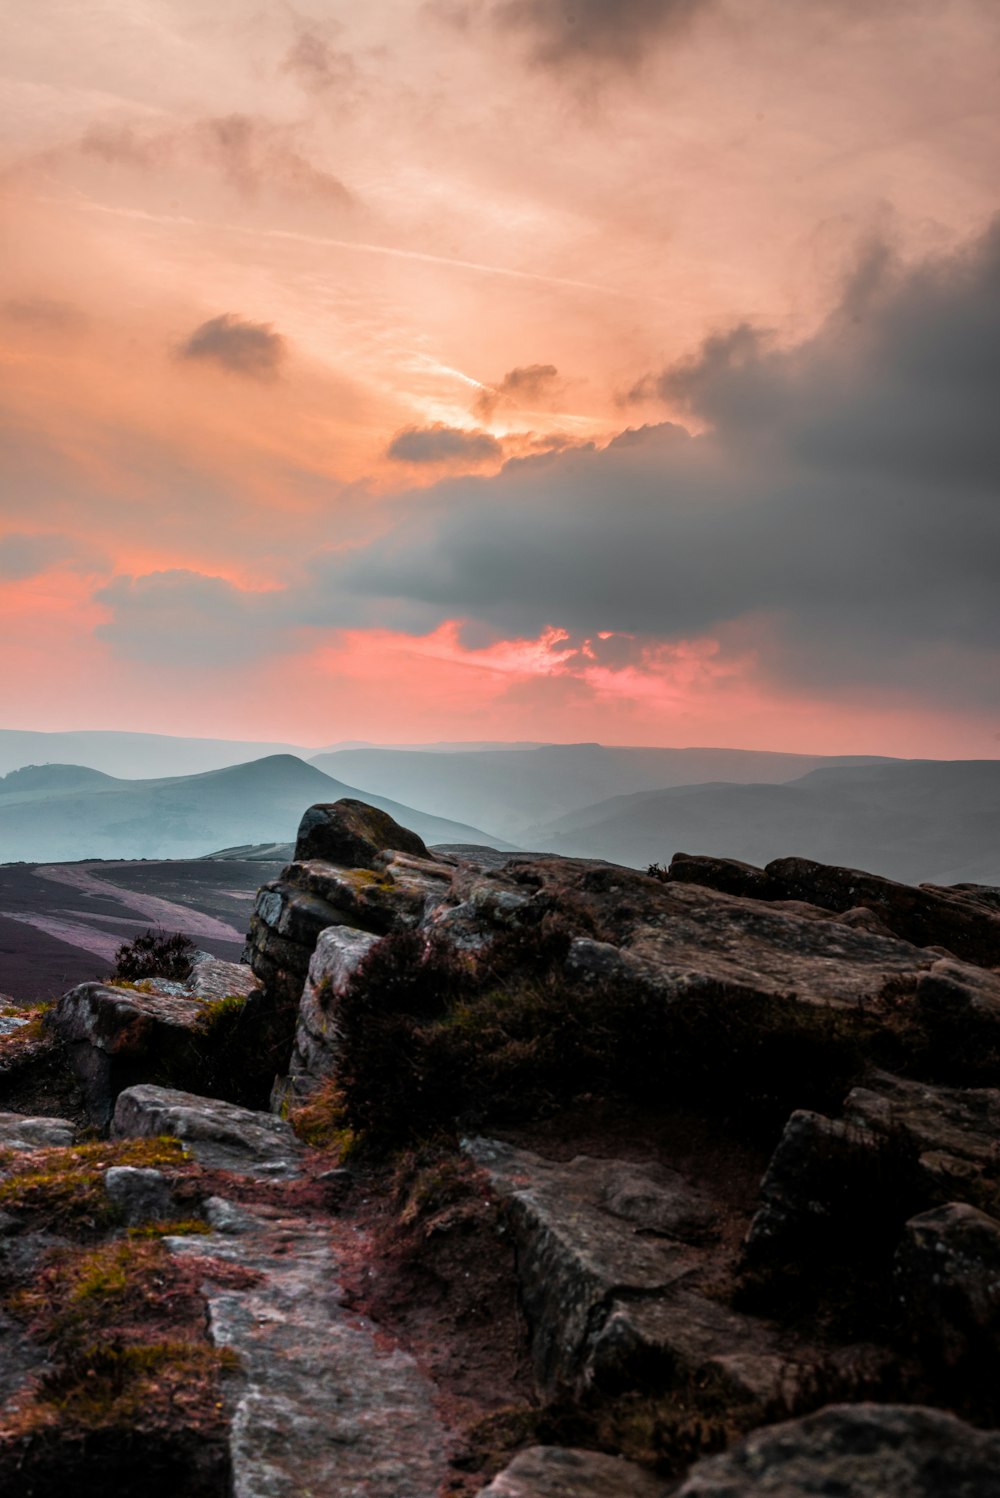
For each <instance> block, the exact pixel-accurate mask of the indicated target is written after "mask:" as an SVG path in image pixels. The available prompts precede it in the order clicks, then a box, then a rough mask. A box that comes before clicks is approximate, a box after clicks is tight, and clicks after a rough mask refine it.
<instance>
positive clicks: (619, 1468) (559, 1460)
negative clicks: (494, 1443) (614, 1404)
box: [479, 1446, 669, 1498]
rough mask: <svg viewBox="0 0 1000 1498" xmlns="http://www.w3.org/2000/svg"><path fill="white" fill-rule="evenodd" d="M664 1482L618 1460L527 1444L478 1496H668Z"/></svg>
mask: <svg viewBox="0 0 1000 1498" xmlns="http://www.w3.org/2000/svg"><path fill="white" fill-rule="evenodd" d="M668 1492H669V1488H668V1486H667V1484H666V1483H664V1482H661V1481H660V1479H659V1478H657V1477H654V1476H653V1475H652V1473H650V1472H646V1471H645V1470H644V1469H643V1468H642V1467H637V1466H636V1465H635V1463H634V1462H627V1461H624V1460H623V1459H622V1458H621V1457H620V1456H606V1455H605V1454H604V1452H601V1451H576V1450H574V1449H573V1448H572V1447H567V1446H529V1447H528V1449H527V1451H521V1452H519V1453H518V1454H517V1456H516V1457H515V1458H514V1460H513V1461H512V1462H511V1464H510V1466H509V1467H505V1468H504V1470H503V1471H502V1472H500V1473H498V1474H497V1476H496V1477H494V1479H493V1481H492V1482H491V1483H490V1485H489V1487H485V1488H483V1489H482V1490H481V1491H480V1493H479V1498H666V1495H667V1493H668Z"/></svg>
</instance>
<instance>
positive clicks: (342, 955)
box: [287, 926, 381, 1101]
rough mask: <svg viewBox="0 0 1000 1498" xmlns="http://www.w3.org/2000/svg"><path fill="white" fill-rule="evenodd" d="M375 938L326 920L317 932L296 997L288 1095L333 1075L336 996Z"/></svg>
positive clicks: (297, 1095) (300, 1096)
mask: <svg viewBox="0 0 1000 1498" xmlns="http://www.w3.org/2000/svg"><path fill="white" fill-rule="evenodd" d="M380 940H381V938H380V937H378V936H373V935H372V934H371V933H370V932H368V931H356V930H354V929H353V928H351V927H350V926H328V927H327V928H326V930H325V931H322V932H321V933H320V936H319V940H318V941H317V943H316V949H315V951H314V952H313V954H312V957H311V959H310V962H309V972H308V975H307V977H306V983H305V987H304V988H303V990H302V999H301V1002H300V1003H299V1013H298V1021H297V1023H296V1028H295V1045H294V1047H293V1050H292V1060H291V1065H290V1067H289V1083H290V1091H289V1092H288V1094H287V1095H288V1096H289V1098H290V1100H295V1101H302V1100H304V1099H305V1098H307V1097H308V1096H309V1094H310V1093H311V1092H314V1091H315V1089H316V1088H317V1087H318V1086H319V1084H320V1083H321V1082H322V1081H324V1080H325V1079H326V1078H328V1077H331V1076H332V1075H333V1073H334V1070H335V1067H336V1058H337V1041H336V1013H337V1001H338V999H339V998H340V997H341V995H342V994H343V992H344V989H345V988H346V987H347V984H348V983H349V982H350V980H351V978H352V977H353V975H354V974H355V973H356V972H357V970H358V968H359V967H360V966H361V963H362V962H363V961H364V959H365V958H366V957H367V956H368V953H369V952H370V951H371V949H372V947H374V946H375V945H377V943H378V942H379V941H380Z"/></svg>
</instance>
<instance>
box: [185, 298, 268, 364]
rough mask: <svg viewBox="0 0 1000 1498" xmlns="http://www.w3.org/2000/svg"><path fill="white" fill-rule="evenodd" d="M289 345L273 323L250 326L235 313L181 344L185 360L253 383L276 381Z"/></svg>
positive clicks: (204, 325)
mask: <svg viewBox="0 0 1000 1498" xmlns="http://www.w3.org/2000/svg"><path fill="white" fill-rule="evenodd" d="M286 351H287V345H286V342H285V339H284V338H283V337H282V336H281V334H280V333H275V332H273V331H272V327H271V324H270V323H262V322H249V321H248V320H246V319H244V318H241V317H237V316H236V315H235V314H234V313H232V312H224V313H222V315H221V316H219V317H210V318H209V319H208V321H207V322H203V323H202V324H201V325H200V327H197V328H195V330H194V332H193V333H192V334H191V335H190V337H189V338H187V339H185V341H184V342H183V343H182V344H181V346H180V348H179V349H178V355H179V357H180V358H182V359H196V360H202V361H204V362H206V363H211V364H218V365H219V366H220V367H221V368H222V369H227V370H229V371H230V372H231V373H232V374H238V375H244V376H246V377H247V378H248V379H252V380H273V379H275V378H276V376H277V374H278V370H279V369H280V367H281V364H282V362H283V360H284V358H285V354H286Z"/></svg>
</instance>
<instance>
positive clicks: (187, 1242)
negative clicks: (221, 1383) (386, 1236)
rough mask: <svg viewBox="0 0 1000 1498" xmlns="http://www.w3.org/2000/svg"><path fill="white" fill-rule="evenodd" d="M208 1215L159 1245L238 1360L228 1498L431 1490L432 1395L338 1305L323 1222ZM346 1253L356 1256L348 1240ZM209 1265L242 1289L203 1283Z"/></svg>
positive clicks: (435, 1463)
mask: <svg viewBox="0 0 1000 1498" xmlns="http://www.w3.org/2000/svg"><path fill="white" fill-rule="evenodd" d="M227 1209H228V1210H227ZM209 1211H210V1220H211V1221H212V1224H213V1226H214V1227H215V1228H216V1229H217V1231H216V1232H214V1233H213V1234H211V1235H209V1236H207V1237H204V1236H199V1237H197V1238H190V1237H176V1238H167V1239H165V1243H166V1247H167V1249H168V1252H170V1253H171V1254H173V1255H174V1256H175V1257H176V1258H178V1259H179V1260H181V1262H183V1261H184V1260H185V1259H193V1260H194V1261H195V1262H196V1264H197V1265H198V1266H199V1269H200V1271H201V1274H203V1275H204V1282H203V1287H202V1293H203V1295H204V1297H205V1300H206V1303H207V1318H206V1319H207V1323H208V1334H209V1337H210V1339H211V1341H212V1343H213V1344H214V1345H215V1346H216V1347H218V1348H221V1349H225V1350H226V1351H228V1353H229V1354H230V1355H231V1356H232V1357H233V1358H234V1359H235V1360H237V1363H238V1370H239V1371H238V1373H237V1374H236V1375H235V1376H234V1378H233V1380H232V1385H234V1386H235V1387H232V1390H231V1393H230V1401H231V1411H230V1418H229V1429H228V1438H227V1439H228V1447H229V1468H230V1470H229V1473H228V1474H227V1479H228V1480H227V1481H226V1483H225V1484H224V1486H223V1487H221V1488H220V1489H219V1491H220V1492H223V1491H224V1492H226V1493H227V1494H230V1495H231V1498H335V1495H336V1498H431V1495H432V1494H435V1493H438V1492H441V1491H442V1490H443V1485H444V1483H445V1480H446V1478H447V1476H448V1475H449V1474H448V1459H447V1451H446V1442H445V1432H444V1430H443V1429H442V1423H441V1417H440V1414H439V1411H438V1409H437V1408H436V1399H435V1395H436V1390H435V1388H434V1386H433V1384H432V1383H431V1382H430V1380H429V1379H428V1377H427V1376H426V1374H425V1373H424V1372H423V1371H422V1370H421V1368H420V1367H419V1366H418V1364H417V1362H416V1360H415V1359H414V1358H413V1357H412V1356H411V1355H410V1354H409V1353H407V1352H405V1351H404V1350H403V1349H402V1348H401V1347H399V1346H395V1345H393V1344H392V1341H391V1339H390V1338H388V1337H386V1336H384V1335H380V1333H379V1329H378V1328H376V1327H374V1326H373V1325H372V1323H371V1322H370V1321H369V1320H368V1319H367V1318H366V1317H364V1316H359V1315H357V1314H356V1313H354V1312H352V1311H351V1310H349V1309H346V1308H345V1304H344V1301H345V1292H344V1289H343V1288H342V1282H341V1277H342V1274H343V1265H342V1262H341V1260H342V1257H343V1255H342V1252H341V1251H340V1249H339V1248H338V1245H337V1243H336V1241H335V1240H334V1239H333V1238H332V1235H331V1232H330V1224H329V1222H325V1221H323V1220H322V1219H321V1220H319V1221H317V1220H316V1219H315V1217H311V1216H308V1215H307V1216H298V1215H296V1214H295V1213H294V1212H293V1211H289V1209H288V1208H287V1207H284V1208H280V1207H271V1208H268V1207H267V1206H261V1205H256V1206H250V1207H248V1206H235V1205H234V1204H232V1203H227V1202H225V1201H223V1200H221V1199H218V1198H216V1199H215V1200H214V1201H213V1202H212V1204H211V1206H210V1208H209ZM362 1241H363V1240H362ZM353 1247H354V1252H355V1253H356V1252H357V1248H358V1243H357V1240H355V1244H354V1246H353ZM220 1261H221V1262H222V1263H223V1264H224V1265H225V1266H226V1267H228V1268H229V1269H230V1270H231V1271H232V1270H235V1271H237V1272H239V1271H242V1277H243V1281H244V1283H243V1285H242V1287H241V1286H240V1282H239V1280H238V1279H237V1280H236V1283H235V1284H234V1283H233V1282H232V1279H230V1282H229V1283H226V1282H225V1280H224V1279H223V1281H222V1283H217V1282H214V1280H215V1277H214V1276H213V1274H212V1268H213V1266H214V1265H218V1264H219V1263H220ZM206 1271H207V1272H206ZM200 1277H201V1276H200ZM234 1278H235V1276H234ZM202 1491H207V1489H203V1490H202ZM213 1491H215V1490H214V1489H213Z"/></svg>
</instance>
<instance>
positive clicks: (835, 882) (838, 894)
mask: <svg viewBox="0 0 1000 1498" xmlns="http://www.w3.org/2000/svg"><path fill="white" fill-rule="evenodd" d="M668 877H669V878H670V879H671V880H676V881H678V882H682V883H694V884H703V885H706V886H708V887H710V888H713V889H718V890H723V891H726V892H727V893H733V894H740V895H750V896H752V897H753V898H755V899H758V900H802V901H806V902H807V903H808V904H810V905H816V906H819V907H820V908H821V909H823V910H829V911H831V912H833V913H835V914H838V915H843V914H849V913H850V912H851V911H854V910H858V909H859V908H863V909H865V910H868V911H870V912H872V913H873V914H874V915H875V916H876V917H877V919H878V920H879V922H880V923H881V924H882V926H883V927H884V928H885V929H886V930H887V931H889V932H891V933H892V934H893V935H894V936H897V937H899V938H901V939H902V940H903V941H908V942H911V943H912V944H913V945H914V946H917V947H926V946H931V947H935V946H936V947H945V948H947V950H948V951H949V952H951V953H954V955H955V956H956V957H960V958H962V959H964V960H965V961H967V962H972V963H981V964H983V965H984V966H987V967H990V966H996V965H998V964H1000V907H998V906H997V904H996V902H995V899H994V898H992V897H991V895H990V893H989V892H986V895H985V896H984V894H983V893H980V892H979V891H978V890H977V889H972V890H970V889H969V888H968V887H967V886H961V885H956V886H955V887H954V888H953V889H946V888H942V887H941V886H940V885H920V886H916V887H914V886H913V885H909V884H899V883H897V882H896V880H894V879H885V878H883V877H882V876H881V875H879V874H866V873H864V872H863V871H862V870H860V869H842V868H837V867H835V866H833V865H830V864H823V863H815V862H814V861H813V860H812V859H809V858H776V859H774V860H772V862H771V863H769V864H767V865H765V867H764V868H763V869H758V868H755V867H754V866H753V865H752V864H741V863H737V862H736V861H735V860H733V859H725V858H698V857H692V856H691V855H690V854H687V853H678V854H676V855H675V856H674V858H673V859H672V860H671V863H670V868H669V875H668Z"/></svg>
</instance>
